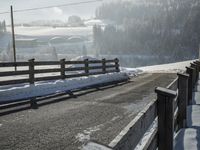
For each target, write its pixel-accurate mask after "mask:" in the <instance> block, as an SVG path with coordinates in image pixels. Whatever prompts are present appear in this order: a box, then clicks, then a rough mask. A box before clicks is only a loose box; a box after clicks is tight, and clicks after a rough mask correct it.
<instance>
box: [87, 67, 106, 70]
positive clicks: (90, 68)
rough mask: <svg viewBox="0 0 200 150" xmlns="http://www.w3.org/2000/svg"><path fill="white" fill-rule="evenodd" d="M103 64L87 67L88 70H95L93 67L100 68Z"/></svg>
mask: <svg viewBox="0 0 200 150" xmlns="http://www.w3.org/2000/svg"><path fill="white" fill-rule="evenodd" d="M102 67H103V66H91V67H88V68H89V70H95V69H102Z"/></svg>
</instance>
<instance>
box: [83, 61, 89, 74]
mask: <svg viewBox="0 0 200 150" xmlns="http://www.w3.org/2000/svg"><path fill="white" fill-rule="evenodd" d="M84 64H85V73H86V74H89V60H88V59H85V60H84Z"/></svg>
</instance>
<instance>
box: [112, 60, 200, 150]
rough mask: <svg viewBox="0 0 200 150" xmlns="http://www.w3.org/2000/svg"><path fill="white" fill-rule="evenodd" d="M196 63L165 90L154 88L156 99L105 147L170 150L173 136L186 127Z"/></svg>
mask: <svg viewBox="0 0 200 150" xmlns="http://www.w3.org/2000/svg"><path fill="white" fill-rule="evenodd" d="M199 69H200V62H199V61H194V62H193V63H191V66H190V67H186V71H185V72H186V73H178V74H177V76H178V77H177V78H176V79H175V80H174V81H173V82H172V83H170V84H169V85H168V86H167V87H166V88H162V87H157V88H156V89H155V92H156V93H157V99H156V100H153V101H152V102H151V103H150V104H149V105H148V106H146V108H145V109H143V110H142V111H141V112H140V113H139V114H138V115H137V116H136V117H135V119H134V120H133V121H132V122H131V123H129V125H128V126H126V127H125V128H124V130H122V131H121V133H120V134H119V135H118V136H117V137H116V138H115V139H114V140H113V141H112V142H111V143H110V144H109V148H110V149H112V150H134V149H136V150H147V149H148V150H156V149H158V150H173V142H174V133H176V132H178V131H179V130H180V129H181V128H185V127H186V120H187V106H188V105H189V104H191V103H192V91H193V89H194V86H195V84H196V82H197V80H198V77H199Z"/></svg>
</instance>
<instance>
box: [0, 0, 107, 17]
mask: <svg viewBox="0 0 200 150" xmlns="http://www.w3.org/2000/svg"><path fill="white" fill-rule="evenodd" d="M102 1H103V0H90V1H81V2H75V3H68V4H60V5H51V6H46V7H35V8H28V9H18V10H14V11H13V12H25V11H34V10H41V9H49V8H54V7H66V6H72V5H81V4H89V3H96V2H102ZM8 13H10V12H9V11H6V12H0V14H8Z"/></svg>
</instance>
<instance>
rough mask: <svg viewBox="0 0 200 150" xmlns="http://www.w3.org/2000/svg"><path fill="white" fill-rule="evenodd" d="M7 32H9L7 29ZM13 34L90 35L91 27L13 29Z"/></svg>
mask: <svg viewBox="0 0 200 150" xmlns="http://www.w3.org/2000/svg"><path fill="white" fill-rule="evenodd" d="M8 31H11V29H10V28H8ZM15 34H18V35H27V36H52V35H60V36H62V35H63V36H64V35H84V36H86V35H92V26H89V27H71V28H69V27H67V28H65V27H63V28H61V27H58V28H53V27H23V26H22V27H15Z"/></svg>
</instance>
